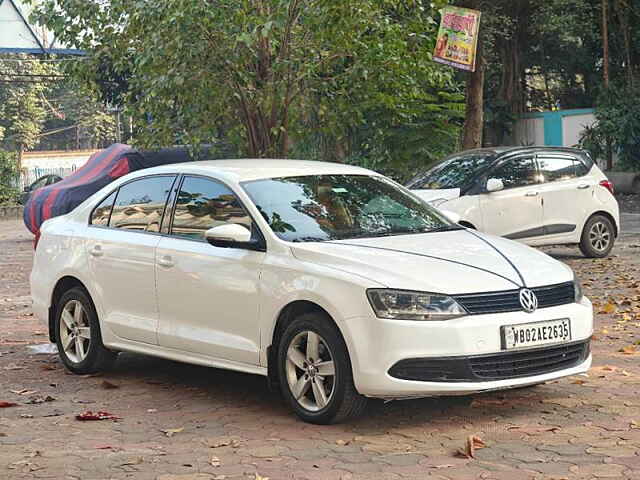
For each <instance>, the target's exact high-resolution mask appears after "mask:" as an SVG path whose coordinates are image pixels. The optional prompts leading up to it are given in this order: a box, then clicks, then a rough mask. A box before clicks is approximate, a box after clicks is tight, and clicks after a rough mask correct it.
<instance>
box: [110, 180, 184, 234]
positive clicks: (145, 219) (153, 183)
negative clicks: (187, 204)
mask: <svg viewBox="0 0 640 480" xmlns="http://www.w3.org/2000/svg"><path fill="white" fill-rule="evenodd" d="M175 178H176V177H175V175H171V176H168V175H158V176H153V177H144V178H141V179H138V180H134V181H132V182H129V183H126V184H125V185H123V186H121V187H120V189H119V190H118V194H117V196H116V200H115V204H114V206H113V210H112V212H111V220H110V222H109V226H110V227H114V228H122V229H125V230H139V231H143V232H154V233H157V232H159V231H160V222H161V221H162V216H163V215H164V210H165V205H166V203H167V198H168V196H169V193H170V192H171V187H172V185H173V182H174V181H175Z"/></svg>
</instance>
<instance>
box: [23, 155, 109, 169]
mask: <svg viewBox="0 0 640 480" xmlns="http://www.w3.org/2000/svg"><path fill="white" fill-rule="evenodd" d="M97 151H98V150H68V151H60V150H45V151H41V152H26V153H24V154H23V156H22V167H23V168H26V169H27V170H30V169H34V168H72V169H74V170H75V169H77V168H80V167H81V166H82V165H84V164H85V163H86V162H87V160H89V157H90V156H91V155H93V154H94V153H95V152H97Z"/></svg>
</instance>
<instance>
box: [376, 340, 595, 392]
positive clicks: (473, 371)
mask: <svg viewBox="0 0 640 480" xmlns="http://www.w3.org/2000/svg"><path fill="white" fill-rule="evenodd" d="M588 356H589V340H586V341H582V342H574V343H568V344H563V345H553V346H548V347H540V348H531V349H528V350H519V351H513V352H500V353H492V354H488V355H473V356H466V357H443V358H408V359H406V360H401V361H399V362H397V363H396V364H395V365H393V367H391V368H390V369H389V375H391V376H392V377H395V378H399V379H402V380H417V381H422V382H469V381H472V382H473V381H475V382H478V381H489V380H506V379H510V378H519V377H530V376H534V375H542V374H545V373H551V372H555V371H558V370H564V369H566V368H571V367H575V366H576V365H579V364H581V363H582V362H584V361H585V360H586V359H587V357H588Z"/></svg>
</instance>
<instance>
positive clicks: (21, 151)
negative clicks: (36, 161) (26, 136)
mask: <svg viewBox="0 0 640 480" xmlns="http://www.w3.org/2000/svg"><path fill="white" fill-rule="evenodd" d="M23 155H24V143H20V144H19V145H18V158H17V166H18V175H22V157H23Z"/></svg>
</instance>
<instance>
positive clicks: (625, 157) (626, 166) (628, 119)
mask: <svg viewBox="0 0 640 480" xmlns="http://www.w3.org/2000/svg"><path fill="white" fill-rule="evenodd" d="M595 116H596V123H595V125H593V126H592V127H590V128H587V129H586V130H585V132H584V134H583V136H582V138H581V139H580V146H581V147H582V148H584V149H586V150H588V151H589V152H590V154H591V156H592V157H593V158H600V159H602V158H604V156H605V152H606V148H607V145H606V142H607V139H608V140H609V141H610V142H611V147H612V149H613V151H614V152H615V153H617V155H618V158H619V163H618V164H617V167H619V168H620V169H622V170H631V171H640V88H638V87H636V88H633V87H625V86H613V87H611V88H610V89H609V90H605V91H603V92H602V94H601V95H600V97H599V98H598V106H597V108H596V111H595Z"/></svg>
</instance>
